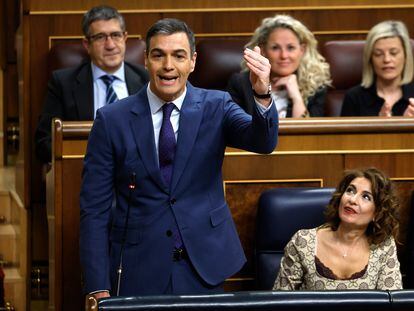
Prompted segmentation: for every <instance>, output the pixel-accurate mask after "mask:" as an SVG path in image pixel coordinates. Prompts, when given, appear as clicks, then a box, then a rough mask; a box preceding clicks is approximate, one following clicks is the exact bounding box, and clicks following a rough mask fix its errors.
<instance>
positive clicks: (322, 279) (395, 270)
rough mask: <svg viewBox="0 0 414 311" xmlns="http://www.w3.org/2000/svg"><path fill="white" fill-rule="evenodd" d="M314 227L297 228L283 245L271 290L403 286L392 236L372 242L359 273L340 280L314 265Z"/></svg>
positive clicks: (392, 287) (388, 287)
mask: <svg viewBox="0 0 414 311" xmlns="http://www.w3.org/2000/svg"><path fill="white" fill-rule="evenodd" d="M317 229H318V228H313V229H304V230H299V231H298V232H296V233H295V235H294V236H293V237H292V239H291V240H290V241H289V243H288V244H287V245H286V247H285V254H284V256H283V258H282V260H281V262H280V270H279V274H278V276H277V278H276V281H275V284H274V286H273V289H274V290H295V289H299V290H366V289H377V290H395V289H402V282H401V272H400V263H399V261H398V258H397V248H396V246H395V241H394V239H393V238H392V237H389V238H387V239H386V240H385V241H384V242H382V243H380V244H378V245H371V247H370V256H369V261H368V265H367V267H366V268H365V269H364V270H365V271H364V272H363V273H361V274H362V276H361V275H358V276H359V277H357V278H351V279H347V280H340V279H332V278H328V277H326V276H322V275H321V274H320V273H319V272H318V270H317V268H316V264H315V258H316V231H317Z"/></svg>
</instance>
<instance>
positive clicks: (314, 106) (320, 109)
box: [307, 87, 327, 117]
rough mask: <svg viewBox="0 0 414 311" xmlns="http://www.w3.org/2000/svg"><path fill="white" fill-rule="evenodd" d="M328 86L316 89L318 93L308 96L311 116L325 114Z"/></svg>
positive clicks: (308, 107)
mask: <svg viewBox="0 0 414 311" xmlns="http://www.w3.org/2000/svg"><path fill="white" fill-rule="evenodd" d="M326 92H327V88H326V87H323V88H321V89H319V90H318V91H316V93H315V94H314V95H313V96H311V97H309V98H308V104H307V109H308V111H309V115H310V116H311V117H324V116H325V99H326Z"/></svg>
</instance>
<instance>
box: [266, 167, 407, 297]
mask: <svg viewBox="0 0 414 311" xmlns="http://www.w3.org/2000/svg"><path fill="white" fill-rule="evenodd" d="M398 208H399V204H398V201H397V199H396V197H395V194H394V190H393V186H392V182H391V180H390V179H389V178H388V177H386V176H384V174H383V173H382V172H381V171H379V170H377V169H375V168H368V169H364V170H353V171H348V172H347V173H346V175H345V177H344V178H343V179H342V181H341V182H340V183H339V186H338V188H337V189H336V191H335V192H334V194H333V195H332V198H331V200H330V202H329V205H328V207H327V209H326V212H325V216H326V223H325V224H324V225H322V226H320V227H318V228H313V229H303V230H299V231H298V232H296V233H295V235H294V236H293V237H292V239H291V240H290V241H289V243H288V244H287V245H286V247H285V254H284V256H283V258H282V260H281V262H280V270H279V274H278V276H277V278H276V281H275V284H274V287H273V289H274V290H296V289H299V290H325V289H326V290H348V289H353V290H366V289H377V290H393V289H402V283H401V272H400V263H399V261H398V258H397V248H396V245H395V240H394V238H395V237H396V235H397V233H398V228H399V221H398V218H397V215H398Z"/></svg>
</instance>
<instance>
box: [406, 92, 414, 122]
mask: <svg viewBox="0 0 414 311" xmlns="http://www.w3.org/2000/svg"><path fill="white" fill-rule="evenodd" d="M408 101H409V104H408V107H407V108H406V109H405V111H404V114H403V116H404V117H414V98H412V97H411V98H409V99H408Z"/></svg>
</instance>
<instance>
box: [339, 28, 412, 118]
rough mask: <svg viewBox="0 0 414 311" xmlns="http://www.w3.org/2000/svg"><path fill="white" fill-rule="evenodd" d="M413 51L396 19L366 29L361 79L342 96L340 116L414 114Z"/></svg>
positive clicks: (409, 115) (404, 31)
mask: <svg viewBox="0 0 414 311" xmlns="http://www.w3.org/2000/svg"><path fill="white" fill-rule="evenodd" d="M412 79H413V54H412V48H411V44H410V36H409V34H408V30H407V28H406V27H405V25H404V24H403V23H402V22H400V21H384V22H381V23H379V24H377V25H375V26H374V27H373V28H372V29H371V30H370V32H369V33H368V36H367V39H366V43H365V47H364V58H363V69H362V83H361V85H358V86H355V87H353V88H351V89H350V90H349V91H348V92H347V93H346V94H345V98H344V103H343V105H342V112H341V115H342V116H386V117H391V116H406V117H414V84H413V83H412V82H411V81H412Z"/></svg>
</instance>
